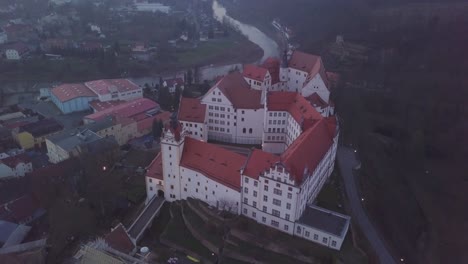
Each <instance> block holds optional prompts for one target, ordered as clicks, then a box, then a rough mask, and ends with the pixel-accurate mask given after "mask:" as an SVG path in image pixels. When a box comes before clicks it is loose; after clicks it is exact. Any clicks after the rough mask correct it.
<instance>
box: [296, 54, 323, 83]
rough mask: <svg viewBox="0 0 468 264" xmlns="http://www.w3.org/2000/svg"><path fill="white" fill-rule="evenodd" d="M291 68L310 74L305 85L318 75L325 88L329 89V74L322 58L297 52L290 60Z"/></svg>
mask: <svg viewBox="0 0 468 264" xmlns="http://www.w3.org/2000/svg"><path fill="white" fill-rule="evenodd" d="M289 67H291V68H293V69H296V70H300V71H304V72H307V73H308V74H309V75H308V78H307V80H306V82H305V83H304V85H305V84H307V83H308V82H309V81H310V79H312V78H313V77H315V76H316V75H317V74H320V77H321V78H322V80H323V82H324V83H325V86H326V87H327V88H328V79H327V74H326V71H325V66H324V65H323V62H322V58H321V57H320V56H317V55H312V54H308V53H304V52H301V51H297V50H295V51H294V52H293V54H292V55H291V58H290V60H289Z"/></svg>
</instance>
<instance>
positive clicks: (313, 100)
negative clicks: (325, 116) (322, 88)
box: [306, 93, 328, 108]
mask: <svg viewBox="0 0 468 264" xmlns="http://www.w3.org/2000/svg"><path fill="white" fill-rule="evenodd" d="M306 100H307V101H309V102H310V104H311V105H312V106H313V107H320V108H325V107H327V106H328V104H327V102H325V101H324V100H323V99H322V98H321V97H320V95H318V94H317V93H313V94H311V95H309V96H307V97H306Z"/></svg>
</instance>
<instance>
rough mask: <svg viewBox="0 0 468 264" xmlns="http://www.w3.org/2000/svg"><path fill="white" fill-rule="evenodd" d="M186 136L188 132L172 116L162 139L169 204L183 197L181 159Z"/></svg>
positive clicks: (164, 174) (164, 175)
mask: <svg viewBox="0 0 468 264" xmlns="http://www.w3.org/2000/svg"><path fill="white" fill-rule="evenodd" d="M185 136H186V130H185V129H184V127H183V126H182V124H180V123H179V121H178V120H177V119H176V116H172V118H171V122H170V124H168V125H166V127H165V128H164V131H163V136H162V137H161V155H162V166H163V177H164V198H165V199H166V200H167V201H169V202H172V201H175V200H179V199H180V197H181V190H180V188H181V184H180V159H181V158H182V152H183V150H184V141H185Z"/></svg>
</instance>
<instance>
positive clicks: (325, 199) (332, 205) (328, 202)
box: [316, 168, 346, 214]
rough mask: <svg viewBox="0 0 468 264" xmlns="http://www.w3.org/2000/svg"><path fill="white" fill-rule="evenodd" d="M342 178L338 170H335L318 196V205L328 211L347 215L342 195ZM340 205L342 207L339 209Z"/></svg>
mask: <svg viewBox="0 0 468 264" xmlns="http://www.w3.org/2000/svg"><path fill="white" fill-rule="evenodd" d="M341 183H342V180H341V177H340V175H339V170H338V168H335V170H334V171H333V173H332V175H331V176H330V180H329V182H328V183H327V184H325V185H324V186H323V188H322V190H321V191H320V193H319V195H318V196H317V199H316V201H317V205H318V206H320V207H323V208H325V209H328V210H332V211H335V212H338V213H342V214H346V211H345V210H344V208H343V196H342V193H341V189H340V188H341ZM338 205H341V207H339V206H338Z"/></svg>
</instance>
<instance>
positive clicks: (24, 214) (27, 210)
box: [0, 195, 40, 223]
mask: <svg viewBox="0 0 468 264" xmlns="http://www.w3.org/2000/svg"><path fill="white" fill-rule="evenodd" d="M39 210H40V208H39V203H38V201H37V200H35V199H34V198H33V197H32V196H31V195H24V196H21V197H20V198H18V199H16V200H13V201H10V202H7V203H4V204H2V205H0V220H4V221H9V222H13V223H20V222H24V221H26V220H27V219H28V218H30V217H34V216H35V215H36V214H37V213H38V211H39Z"/></svg>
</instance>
